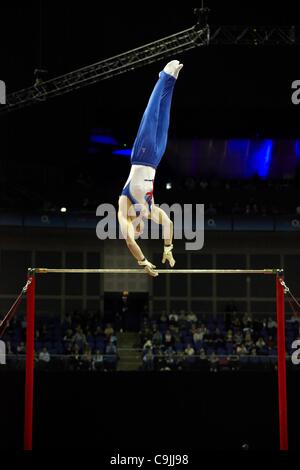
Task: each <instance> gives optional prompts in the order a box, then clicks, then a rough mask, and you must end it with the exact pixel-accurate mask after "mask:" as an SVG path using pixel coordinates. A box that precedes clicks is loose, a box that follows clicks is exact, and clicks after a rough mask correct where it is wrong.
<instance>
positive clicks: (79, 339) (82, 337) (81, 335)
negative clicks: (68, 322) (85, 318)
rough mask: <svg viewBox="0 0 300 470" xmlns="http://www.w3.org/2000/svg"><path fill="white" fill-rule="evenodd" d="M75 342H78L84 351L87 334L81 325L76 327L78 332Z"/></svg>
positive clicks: (75, 335) (74, 338) (74, 337)
mask: <svg viewBox="0 0 300 470" xmlns="http://www.w3.org/2000/svg"><path fill="white" fill-rule="evenodd" d="M73 344H76V345H77V346H78V347H79V349H80V351H83V349H84V347H85V346H86V344H87V342H86V337H85V334H84V333H83V331H82V328H81V326H80V325H78V326H77V327H76V333H75V334H74V336H73Z"/></svg>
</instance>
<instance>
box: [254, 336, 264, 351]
mask: <svg viewBox="0 0 300 470" xmlns="http://www.w3.org/2000/svg"><path fill="white" fill-rule="evenodd" d="M255 345H256V347H257V349H258V352H259V353H261V352H262V351H263V349H264V348H265V346H266V343H265V342H264V339H263V337H262V336H260V337H259V338H258V340H257V341H256V343H255Z"/></svg>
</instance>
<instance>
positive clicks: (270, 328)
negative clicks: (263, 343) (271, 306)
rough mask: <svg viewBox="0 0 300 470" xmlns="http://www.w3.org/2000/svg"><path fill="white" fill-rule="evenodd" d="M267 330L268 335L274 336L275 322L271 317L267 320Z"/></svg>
mask: <svg viewBox="0 0 300 470" xmlns="http://www.w3.org/2000/svg"><path fill="white" fill-rule="evenodd" d="M267 328H268V332H269V334H270V335H272V336H273V335H275V334H276V329H277V322H276V321H275V320H274V319H273V318H272V317H269V318H268V320H267Z"/></svg>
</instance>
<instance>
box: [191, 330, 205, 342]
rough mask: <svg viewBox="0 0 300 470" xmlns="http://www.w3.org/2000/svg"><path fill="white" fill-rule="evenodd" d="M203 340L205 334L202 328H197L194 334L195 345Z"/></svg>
mask: <svg viewBox="0 0 300 470" xmlns="http://www.w3.org/2000/svg"><path fill="white" fill-rule="evenodd" d="M202 339H203V333H202V332H201V329H200V328H196V329H195V332H194V334H193V341H194V343H198V342H199V341H202Z"/></svg>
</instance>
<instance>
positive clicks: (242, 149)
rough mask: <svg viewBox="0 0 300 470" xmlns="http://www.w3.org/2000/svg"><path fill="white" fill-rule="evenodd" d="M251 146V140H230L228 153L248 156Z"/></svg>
mask: <svg viewBox="0 0 300 470" xmlns="http://www.w3.org/2000/svg"><path fill="white" fill-rule="evenodd" d="M248 145H249V139H229V140H228V144H227V146H228V147H227V151H228V152H230V153H241V154H246V153H247V149H248Z"/></svg>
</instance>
